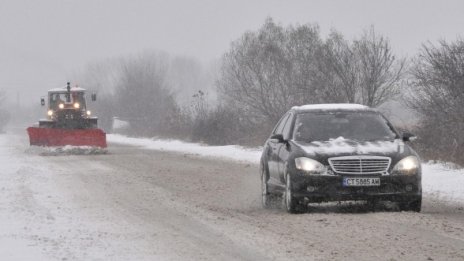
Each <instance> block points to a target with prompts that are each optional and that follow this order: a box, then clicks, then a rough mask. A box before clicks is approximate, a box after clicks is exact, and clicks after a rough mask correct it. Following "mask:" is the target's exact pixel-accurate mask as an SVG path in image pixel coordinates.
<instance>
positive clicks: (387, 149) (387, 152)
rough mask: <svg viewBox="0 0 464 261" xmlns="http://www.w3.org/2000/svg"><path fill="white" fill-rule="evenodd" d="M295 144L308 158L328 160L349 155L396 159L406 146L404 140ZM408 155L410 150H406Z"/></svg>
mask: <svg viewBox="0 0 464 261" xmlns="http://www.w3.org/2000/svg"><path fill="white" fill-rule="evenodd" d="M295 144H296V145H297V146H298V147H300V148H301V150H303V151H304V152H305V153H306V154H307V155H308V156H312V157H316V158H328V157H336V156H348V155H377V156H390V157H395V156H398V155H401V154H404V153H405V147H407V146H405V144H404V142H403V141H402V140H399V139H395V140H393V141H363V142H359V141H354V140H348V139H343V138H337V139H332V140H329V141H313V142H309V143H306V142H298V141H295ZM406 151H407V152H406V153H409V149H408V148H406Z"/></svg>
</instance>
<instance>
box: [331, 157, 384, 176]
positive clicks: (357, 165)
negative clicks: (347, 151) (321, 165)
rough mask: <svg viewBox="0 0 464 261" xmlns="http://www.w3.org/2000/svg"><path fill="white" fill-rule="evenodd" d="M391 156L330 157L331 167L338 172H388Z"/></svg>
mask: <svg viewBox="0 0 464 261" xmlns="http://www.w3.org/2000/svg"><path fill="white" fill-rule="evenodd" d="M390 163H391V158H389V157H381V156H344V157H333V158H329V164H330V167H332V170H333V171H334V172H335V173H338V174H353V175H355V174H387V171H388V168H389V167H390Z"/></svg>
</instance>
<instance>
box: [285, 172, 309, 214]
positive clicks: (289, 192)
mask: <svg viewBox="0 0 464 261" xmlns="http://www.w3.org/2000/svg"><path fill="white" fill-rule="evenodd" d="M284 202H285V209H286V210H287V212H288V213H293V214H294V213H302V212H305V211H306V208H305V205H303V204H300V202H299V200H298V199H297V198H295V197H294V196H293V185H292V179H291V178H290V175H289V174H288V173H287V174H286V175H285V194H284Z"/></svg>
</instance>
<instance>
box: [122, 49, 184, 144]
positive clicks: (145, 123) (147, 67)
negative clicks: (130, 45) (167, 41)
mask: <svg viewBox="0 0 464 261" xmlns="http://www.w3.org/2000/svg"><path fill="white" fill-rule="evenodd" d="M167 70H168V57H167V56H166V55H165V54H144V55H143V56H139V57H132V58H127V59H125V60H123V62H122V63H121V75H120V81H119V82H118V84H117V86H116V93H115V100H116V101H117V115H118V116H120V117H121V118H122V119H124V120H127V121H129V122H130V124H131V127H132V130H133V131H134V132H135V133H134V134H138V135H155V134H162V133H163V132H167V131H168V126H167V125H168V122H169V119H170V116H171V113H172V112H173V111H175V110H176V104H175V101H174V97H173V96H172V94H171V91H170V88H169V86H168V85H167V84H166V73H167Z"/></svg>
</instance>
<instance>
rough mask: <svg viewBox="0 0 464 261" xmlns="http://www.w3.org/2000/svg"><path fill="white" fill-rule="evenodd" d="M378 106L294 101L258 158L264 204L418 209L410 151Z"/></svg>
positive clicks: (415, 165)
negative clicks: (387, 204)
mask: <svg viewBox="0 0 464 261" xmlns="http://www.w3.org/2000/svg"><path fill="white" fill-rule="evenodd" d="M412 138H413V136H412V135H411V134H409V133H404V134H403V135H400V134H399V133H398V132H397V131H396V130H395V129H394V128H393V126H392V125H391V124H390V122H389V121H388V120H387V119H386V118H385V117H384V116H383V115H382V114H381V113H380V112H378V111H376V110H374V109H371V108H369V107H366V106H363V105H357V104H315V105H305V106H299V107H293V108H292V109H291V110H290V111H288V112H287V113H286V114H285V115H284V116H283V117H282V118H281V119H280V121H279V122H278V123H277V125H276V127H275V128H274V130H273V131H272V134H271V136H270V137H269V139H268V140H267V141H266V143H265V145H264V150H263V154H262V157H261V165H260V169H261V188H262V201H263V206H264V207H269V206H270V204H271V200H272V199H274V198H275V196H276V195H283V197H284V202H285V207H286V209H287V211H288V212H290V213H295V212H301V211H305V210H306V207H307V206H308V204H309V203H317V202H323V201H347V200H366V201H368V202H370V203H375V202H377V201H380V200H384V201H393V202H398V204H399V208H400V210H405V211H416V212H419V211H420V210H421V202H422V186H421V166H420V160H419V157H418V155H417V154H416V152H415V151H414V150H413V149H412V148H411V147H409V146H408V144H406V143H405V142H407V141H409V140H411V139H412Z"/></svg>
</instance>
